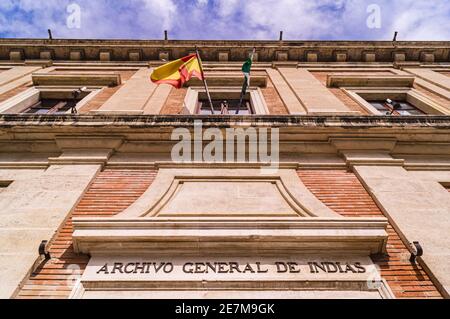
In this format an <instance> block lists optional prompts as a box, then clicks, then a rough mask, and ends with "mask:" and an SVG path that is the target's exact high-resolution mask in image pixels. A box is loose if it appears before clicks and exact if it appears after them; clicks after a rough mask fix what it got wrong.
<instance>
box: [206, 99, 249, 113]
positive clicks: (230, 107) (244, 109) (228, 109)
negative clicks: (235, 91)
mask: <svg viewBox="0 0 450 319" xmlns="http://www.w3.org/2000/svg"><path fill="white" fill-rule="evenodd" d="M239 102H240V99H229V100H221V99H215V100H212V103H213V107H214V114H223V115H236V114H237V115H249V114H254V112H253V110H252V107H251V104H250V101H249V100H248V99H243V100H242V104H241V106H239ZM238 109H239V111H238ZM237 111H238V113H236V112H237ZM197 114H202V115H210V114H211V106H210V105H209V101H208V99H200V100H199V101H198V106H197Z"/></svg>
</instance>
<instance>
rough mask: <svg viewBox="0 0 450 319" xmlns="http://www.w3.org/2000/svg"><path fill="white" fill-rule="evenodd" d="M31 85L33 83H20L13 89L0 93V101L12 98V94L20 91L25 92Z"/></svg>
mask: <svg viewBox="0 0 450 319" xmlns="http://www.w3.org/2000/svg"><path fill="white" fill-rule="evenodd" d="M31 87H33V84H32V83H31V82H29V83H26V84H23V85H20V86H18V87H16V88H15V89H12V90H9V91H8V92H5V93H3V94H0V103H2V102H4V101H6V100H8V99H10V98H12V97H13V96H15V95H17V94H20V93H22V92H25V91H26V90H28V89H29V88H31Z"/></svg>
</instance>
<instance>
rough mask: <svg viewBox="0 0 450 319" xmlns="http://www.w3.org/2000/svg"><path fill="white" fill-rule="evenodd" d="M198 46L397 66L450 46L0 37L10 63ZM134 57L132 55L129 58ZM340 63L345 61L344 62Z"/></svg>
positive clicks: (1, 54)
mask: <svg viewBox="0 0 450 319" xmlns="http://www.w3.org/2000/svg"><path fill="white" fill-rule="evenodd" d="M195 45H197V46H198V47H199V48H200V50H201V54H202V57H203V59H204V60H205V61H218V60H219V52H227V54H228V55H227V60H228V61H242V60H245V58H246V57H247V56H248V53H249V52H250V51H251V50H252V49H253V47H256V52H257V55H258V61H263V62H264V61H265V62H272V61H277V60H280V59H281V61H285V60H288V61H308V55H310V54H312V55H314V57H316V58H317V61H318V62H335V61H337V54H339V55H340V57H339V59H342V57H343V54H345V61H348V62H361V61H362V62H365V61H366V60H365V59H366V56H365V54H366V53H369V54H375V56H376V61H377V62H393V61H394V60H395V59H396V58H395V55H396V54H401V55H403V54H404V55H405V59H406V60H407V61H421V60H422V59H423V55H424V54H432V55H433V56H434V58H433V59H434V61H435V62H448V61H449V53H450V42H448V41H429V42H423V41H422V42H419V41H410V42H403V41H399V42H395V43H394V42H391V41H235V40H233V41H218V40H211V41H204V40H202V41H199V40H195V41H194V40H192V41H187V40H170V41H161V40H81V39H80V40H69V39H67V40H64V39H59V40H55V39H54V40H48V39H0V60H9V59H10V52H11V51H13V52H16V56H17V55H18V56H21V57H22V58H23V59H39V58H42V55H41V53H42V52H44V54H43V56H45V57H47V58H48V57H51V58H52V59H54V60H70V58H71V51H73V52H79V56H78V59H81V60H90V61H95V60H99V59H100V53H101V52H103V53H104V52H107V53H108V60H111V61H129V60H131V57H133V60H134V61H152V60H160V53H163V54H164V55H166V56H167V55H168V56H169V58H170V59H175V58H179V57H181V56H183V55H186V54H189V53H190V52H192V51H193V50H194V47H195ZM130 53H132V54H133V55H130ZM340 62H343V61H341V60H340Z"/></svg>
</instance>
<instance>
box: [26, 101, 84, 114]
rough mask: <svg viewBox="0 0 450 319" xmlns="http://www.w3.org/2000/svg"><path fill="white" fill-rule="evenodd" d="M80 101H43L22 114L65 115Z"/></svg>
mask: <svg viewBox="0 0 450 319" xmlns="http://www.w3.org/2000/svg"><path fill="white" fill-rule="evenodd" d="M78 101H79V100H76V99H70V100H67V99H65V100H59V99H41V100H39V101H38V102H37V103H34V104H33V105H31V106H30V107H28V108H27V109H25V110H24V111H23V112H22V113H34V114H63V113H66V112H67V111H69V110H71V109H72V108H73V107H75V106H76V105H77V102H78Z"/></svg>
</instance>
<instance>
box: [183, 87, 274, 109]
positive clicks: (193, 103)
mask: <svg viewBox="0 0 450 319" xmlns="http://www.w3.org/2000/svg"><path fill="white" fill-rule="evenodd" d="M209 91H210V93H211V95H212V96H214V95H225V94H226V95H236V96H237V97H238V98H239V96H240V94H241V88H239V87H225V88H215V87H212V88H209ZM200 93H206V92H205V89H204V88H202V87H189V88H188V91H187V93H186V97H185V99H184V102H183V111H182V114H185V115H188V114H196V113H197V104H198V103H197V102H198V98H199V94H200ZM247 94H249V96H250V105H251V107H252V109H253V111H254V114H258V115H264V114H270V112H269V108H268V107H267V104H266V101H265V99H264V96H263V94H262V92H261V89H260V88H258V87H251V88H249V89H248V91H247Z"/></svg>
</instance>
